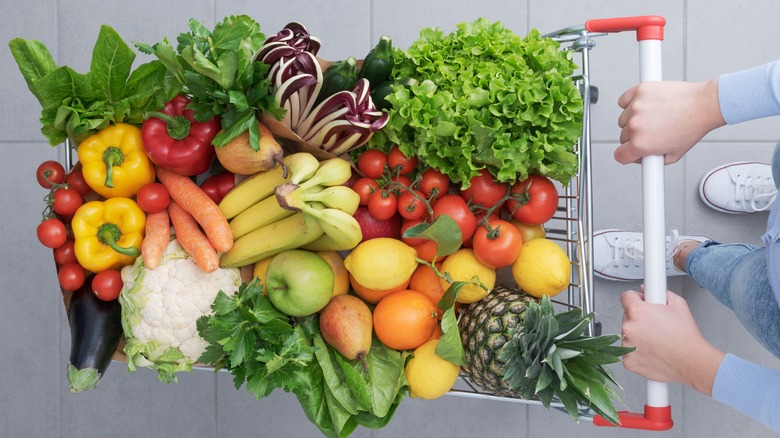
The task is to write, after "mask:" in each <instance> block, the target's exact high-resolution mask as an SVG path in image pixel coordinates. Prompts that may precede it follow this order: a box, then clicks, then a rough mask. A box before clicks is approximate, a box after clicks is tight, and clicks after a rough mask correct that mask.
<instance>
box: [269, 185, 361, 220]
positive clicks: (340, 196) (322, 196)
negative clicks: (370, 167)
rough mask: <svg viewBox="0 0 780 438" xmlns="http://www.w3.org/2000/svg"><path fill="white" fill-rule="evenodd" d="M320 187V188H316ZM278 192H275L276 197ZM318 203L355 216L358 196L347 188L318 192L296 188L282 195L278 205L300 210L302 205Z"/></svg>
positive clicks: (332, 188) (339, 187)
mask: <svg viewBox="0 0 780 438" xmlns="http://www.w3.org/2000/svg"><path fill="white" fill-rule="evenodd" d="M317 187H320V186H317ZM278 196H279V192H278V191H277V197H278ZM312 202H319V203H321V204H323V205H324V206H325V207H328V208H337V209H339V210H341V211H344V212H347V213H349V214H351V215H352V214H355V212H356V211H357V208H358V206H359V205H360V195H358V194H357V192H355V191H354V190H352V189H351V188H349V187H347V186H332V187H325V188H320V190H314V189H308V190H307V189H305V188H298V189H295V190H293V191H292V192H290V193H288V194H286V195H284V198H283V199H280V200H279V204H281V205H287V206H288V207H290V208H294V209H296V210H301V209H302V208H303V205H304V204H307V203H309V204H310V203H312Z"/></svg>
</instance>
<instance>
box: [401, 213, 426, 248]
mask: <svg viewBox="0 0 780 438" xmlns="http://www.w3.org/2000/svg"><path fill="white" fill-rule="evenodd" d="M423 222H425V220H424V219H411V220H409V219H407V220H405V221H403V223H402V224H401V240H403V241H404V243H405V244H407V245H409V246H418V245H422V244H423V243H425V242H428V239H423V238H422V237H404V232H405V231H406V230H408V229H409V228H412V227H413V226H415V225H420V224H421V223H423Z"/></svg>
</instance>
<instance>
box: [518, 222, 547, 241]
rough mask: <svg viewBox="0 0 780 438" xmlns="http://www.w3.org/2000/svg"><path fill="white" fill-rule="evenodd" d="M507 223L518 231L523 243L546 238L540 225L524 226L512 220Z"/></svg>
mask: <svg viewBox="0 0 780 438" xmlns="http://www.w3.org/2000/svg"><path fill="white" fill-rule="evenodd" d="M509 222H510V223H511V224H512V225H514V226H515V228H517V229H518V230H520V236H521V237H522V238H523V242H528V241H529V240H533V239H538V238H540V237H542V238H543V237H546V236H547V232H546V231H545V230H544V226H542V225H541V224H524V223H522V222H520V221H518V220H517V219H512V220H510V221H509Z"/></svg>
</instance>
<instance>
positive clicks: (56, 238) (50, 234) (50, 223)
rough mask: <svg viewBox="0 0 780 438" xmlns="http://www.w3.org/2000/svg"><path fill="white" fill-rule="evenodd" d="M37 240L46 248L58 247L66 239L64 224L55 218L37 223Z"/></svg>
mask: <svg viewBox="0 0 780 438" xmlns="http://www.w3.org/2000/svg"><path fill="white" fill-rule="evenodd" d="M36 233H37V234H38V240H39V241H40V242H41V243H42V244H43V246H45V247H47V248H59V247H61V246H62V245H64V244H65V242H66V241H67V240H68V230H67V229H66V228H65V224H63V223H62V221H61V220H59V219H57V218H50V219H46V220H45V221H43V222H41V223H40V224H38V229H37V230H36Z"/></svg>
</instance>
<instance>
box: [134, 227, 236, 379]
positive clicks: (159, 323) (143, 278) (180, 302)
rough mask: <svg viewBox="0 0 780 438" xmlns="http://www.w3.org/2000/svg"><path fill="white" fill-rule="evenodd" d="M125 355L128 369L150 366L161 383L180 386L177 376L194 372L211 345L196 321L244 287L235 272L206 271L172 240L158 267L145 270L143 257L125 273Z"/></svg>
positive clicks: (233, 270) (226, 270)
mask: <svg viewBox="0 0 780 438" xmlns="http://www.w3.org/2000/svg"><path fill="white" fill-rule="evenodd" d="M122 280H123V281H124V286H123V288H122V293H121V294H120V295H119V302H120V304H121V306H122V327H123V330H124V335H125V341H126V344H125V347H124V352H125V354H126V356H127V367H128V369H129V370H130V371H135V369H136V366H142V367H149V368H151V369H154V370H156V371H157V377H158V378H159V379H160V381H163V382H166V383H169V382H176V381H177V379H176V377H175V375H174V373H176V372H179V371H187V372H189V371H191V370H192V364H193V363H195V362H197V360H198V358H199V357H200V355H201V354H203V352H204V351H205V350H206V346H207V345H208V343H207V342H206V341H205V340H203V339H202V338H201V337H200V335H199V334H198V330H197V327H196V322H197V320H198V318H200V317H201V316H204V315H210V314H211V313H212V311H211V304H212V303H213V302H214V298H215V297H216V296H217V294H218V293H219V291H223V292H224V293H226V294H228V295H232V294H234V293H235V292H236V291H237V290H238V288H239V286H240V285H241V275H240V273H239V270H238V269H235V268H229V269H228V268H220V269H217V270H216V271H214V272H211V273H206V272H203V271H202V270H201V269H200V268H198V266H197V265H196V264H195V262H194V261H193V260H192V259H191V258H190V256H189V254H187V252H186V251H185V250H184V249H183V248H182V247H181V245H180V244H179V243H178V242H177V241H176V240H175V239H172V240H171V242H170V243H169V244H168V246H167V247H166V249H165V251H164V253H163V257H162V259H161V261H160V265H159V266H158V267H157V268H156V269H154V270H150V269H147V268H146V266H145V265H144V264H143V260H142V258H141V257H138V258H137V259H136V261H135V263H134V264H133V265H130V266H126V267H124V268H123V269H122Z"/></svg>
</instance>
